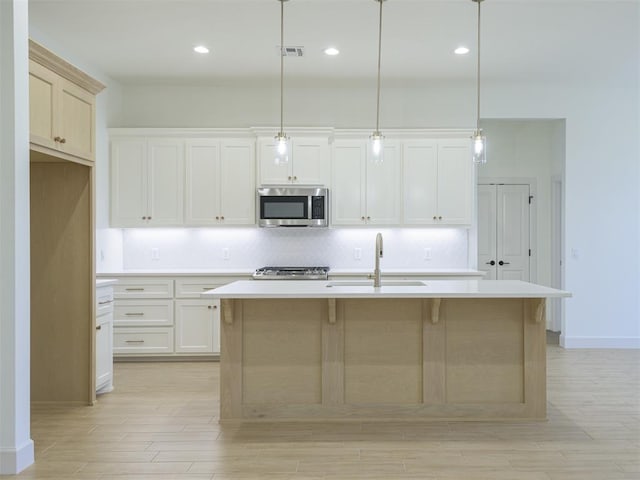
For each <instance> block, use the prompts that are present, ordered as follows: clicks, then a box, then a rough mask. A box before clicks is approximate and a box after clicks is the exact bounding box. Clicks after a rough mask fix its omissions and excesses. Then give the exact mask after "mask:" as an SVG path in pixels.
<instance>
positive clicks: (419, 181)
mask: <svg viewBox="0 0 640 480" xmlns="http://www.w3.org/2000/svg"><path fill="white" fill-rule="evenodd" d="M402 156H403V163H402V166H403V172H402V173H403V185H404V188H403V202H404V205H403V206H404V221H403V223H404V224H405V225H431V224H433V223H436V221H437V212H438V143H437V142H436V141H435V140H423V141H412V142H405V143H404V145H403V155H402Z"/></svg>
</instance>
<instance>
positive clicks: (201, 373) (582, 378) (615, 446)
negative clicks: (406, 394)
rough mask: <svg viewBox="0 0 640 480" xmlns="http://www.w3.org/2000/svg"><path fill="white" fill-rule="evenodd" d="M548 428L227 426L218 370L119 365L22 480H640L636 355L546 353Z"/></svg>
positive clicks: (38, 425)
mask: <svg viewBox="0 0 640 480" xmlns="http://www.w3.org/2000/svg"><path fill="white" fill-rule="evenodd" d="M548 359H549V361H548V390H549V393H548V398H549V421H548V422H542V423H495V422H494V423H489V422H483V423H463V422H439V423H415V422H414V423H366V422H357V423H342V424H341V423H329V424H324V423H302V424H293V423H286V424H273V423H270V424H259V425H249V426H246V425H245V426H233V427H232V426H221V425H219V424H218V423H217V413H218V372H219V370H218V364H217V363H126V364H123V363H119V364H116V365H115V385H116V390H115V391H114V392H113V393H110V394H106V395H103V396H101V397H99V403H98V405H96V406H95V407H73V408H60V407H58V408H52V407H43V406H36V407H34V408H33V411H32V436H33V439H34V441H35V444H36V463H35V465H33V466H32V467H30V468H29V469H27V470H26V471H25V472H23V473H22V474H21V475H19V476H18V477H19V478H57V479H65V480H68V479H79V478H82V479H112V480H115V479H148V480H151V479H153V480H165V479H193V480H195V479H214V480H223V479H230V480H231V479H233V480H247V479H261V480H262V479H264V480H276V479H278V480H283V479H286V480H296V479H299V480H312V479H313V480H319V479H335V480H337V479H345V480H349V479H367V480H382V479H384V480H390V479H414V480H417V479H423V480H433V479H445V480H454V479H459V480H478V479H486V480H505V479H514V480H586V479H600V480H617V479H640V458H639V457H640V394H639V390H640V367H639V365H640V351H637V350H636V351H630V350H616V351H613V350H562V349H560V348H558V347H556V346H549V349H548Z"/></svg>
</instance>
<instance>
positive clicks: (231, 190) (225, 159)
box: [219, 140, 256, 225]
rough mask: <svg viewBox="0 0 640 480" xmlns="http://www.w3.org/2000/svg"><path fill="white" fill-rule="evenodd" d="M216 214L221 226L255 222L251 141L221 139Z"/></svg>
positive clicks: (253, 158)
mask: <svg viewBox="0 0 640 480" xmlns="http://www.w3.org/2000/svg"><path fill="white" fill-rule="evenodd" d="M219 188H220V216H221V221H222V224H224V225H253V224H255V223H256V181H255V156H254V143H253V142H251V141H248V140H247V141H223V142H222V156H221V162H220V187H219Z"/></svg>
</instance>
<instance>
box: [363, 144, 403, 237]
mask: <svg viewBox="0 0 640 480" xmlns="http://www.w3.org/2000/svg"><path fill="white" fill-rule="evenodd" d="M399 152H400V146H399V145H398V144H397V143H393V142H385V145H384V161H383V162H381V163H374V162H373V161H372V160H371V159H370V158H367V214H366V217H367V223H368V224H371V225H397V224H399V223H400V155H399Z"/></svg>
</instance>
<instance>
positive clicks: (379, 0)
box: [375, 0, 384, 135]
mask: <svg viewBox="0 0 640 480" xmlns="http://www.w3.org/2000/svg"><path fill="white" fill-rule="evenodd" d="M378 2H380V23H379V26H378V100H377V107H376V131H375V133H376V135H380V60H381V58H382V2H384V0H378Z"/></svg>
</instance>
